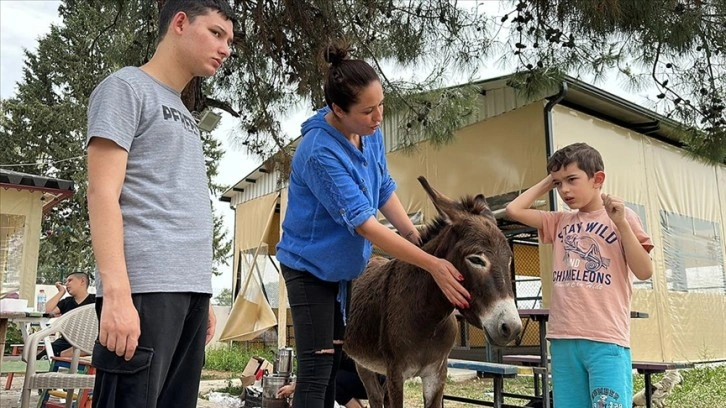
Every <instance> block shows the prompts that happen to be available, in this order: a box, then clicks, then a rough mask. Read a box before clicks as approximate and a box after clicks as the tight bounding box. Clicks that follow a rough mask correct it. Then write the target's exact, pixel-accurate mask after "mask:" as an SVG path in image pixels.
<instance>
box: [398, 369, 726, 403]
mask: <svg viewBox="0 0 726 408" xmlns="http://www.w3.org/2000/svg"><path fill="white" fill-rule="evenodd" d="M681 375H682V376H683V382H682V383H681V384H680V385H679V386H677V387H676V389H675V390H674V391H673V393H672V394H671V395H670V397H669V398H668V400H667V403H668V406H670V407H674V408H681V407H684V408H685V407H688V408H713V407H726V365H722V366H719V367H701V368H695V369H692V370H681ZM662 377H663V376H662V375H653V377H652V378H653V382H657V381H660V379H661V378H662ZM633 383H634V384H633V388H634V389H635V390H636V392H637V391H640V390H641V389H642V388H643V386H644V384H643V376H642V375H634V376H633ZM504 389H505V390H506V391H507V392H513V393H518V394H529V395H532V394H533V391H534V389H533V385H532V378H531V377H526V376H520V377H518V378H514V379H506V380H505V383H504ZM444 392H445V393H446V394H447V395H456V396H459V397H469V398H474V399H482V398H485V399H488V400H489V401H491V396H486V397H485V393H491V392H492V381H491V380H489V379H479V378H477V379H472V380H468V381H463V382H451V381H449V382H448V383H447V384H446V389H445V391H444ZM489 395H491V394H489ZM404 398H405V403H404V406H406V407H407V408H408V407H411V408H419V407H423V398H422V394H421V384H420V382H417V381H416V382H414V381H409V382H407V383H406V386H405V387H404ZM505 402H506V403H508V404H511V405H516V406H524V405H525V403H526V401H524V400H519V399H514V398H505ZM473 406H474V405H471V404H464V403H460V402H453V401H447V402H446V407H447V408H471V407H473Z"/></svg>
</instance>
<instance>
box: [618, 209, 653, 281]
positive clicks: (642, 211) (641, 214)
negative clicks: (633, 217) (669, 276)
mask: <svg viewBox="0 0 726 408" xmlns="http://www.w3.org/2000/svg"><path fill="white" fill-rule="evenodd" d="M625 206H626V207H628V208H630V209H631V210H633V211H634V212H635V213H636V214H638V217H639V218H640V223H641V224H643V230H644V231H645V232H646V233H647V234H648V235H650V231H648V217H647V215H646V213H645V207H644V206H642V205H640V204H634V203H629V202H627V201H626V202H625ZM633 287H634V288H638V289H653V278H649V279H646V280H644V281H642V280H639V279H638V278H635V279H633Z"/></svg>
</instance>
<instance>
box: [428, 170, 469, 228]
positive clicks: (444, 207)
mask: <svg viewBox="0 0 726 408" xmlns="http://www.w3.org/2000/svg"><path fill="white" fill-rule="evenodd" d="M418 182H419V183H421V186H422V187H423V189H424V190H425V191H426V194H428V195H429V198H430V199H431V202H432V203H433V204H434V207H436V211H438V212H439V215H440V216H441V217H442V218H443V219H444V221H445V222H447V223H449V224H450V223H451V222H452V221H453V220H454V219H456V218H457V215H459V214H460V213H461V205H459V203H457V202H455V201H452V200H451V199H450V198H448V197H446V196H445V195H443V194H441V193H439V192H438V191H436V189H434V188H433V187H431V184H429V182H428V180H426V177H424V176H419V178H418Z"/></svg>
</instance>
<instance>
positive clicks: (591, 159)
mask: <svg viewBox="0 0 726 408" xmlns="http://www.w3.org/2000/svg"><path fill="white" fill-rule="evenodd" d="M572 163H576V164H577V167H579V168H580V170H582V171H584V172H585V173H586V174H587V177H589V178H592V177H593V176H595V173H596V172H598V171H603V170H605V165H604V164H603V162H602V156H600V152H598V151H597V150H595V149H594V148H593V147H592V146H590V145H588V144H586V143H573V144H571V145H567V146H565V147H563V148H562V149H560V150H558V151H556V152H554V153H553V154H552V156H550V158H549V159H548V160H547V173H552V172H554V171H557V170H559V169H561V168H565V167H567V166H568V165H569V164H572Z"/></svg>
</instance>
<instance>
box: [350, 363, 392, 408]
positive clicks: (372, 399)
mask: <svg viewBox="0 0 726 408" xmlns="http://www.w3.org/2000/svg"><path fill="white" fill-rule="evenodd" d="M355 368H356V370H357V371H358V375H359V376H360V380H361V382H363V386H364V387H365V388H366V395H368V404H369V405H370V408H383V406H384V405H383V399H384V397H385V393H386V390H385V389H384V388H383V386H382V385H381V382H380V381H379V380H378V374H376V373H374V372H373V371H370V370H368V369H367V368H365V367H363V366H361V365H360V364H356V365H355Z"/></svg>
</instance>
